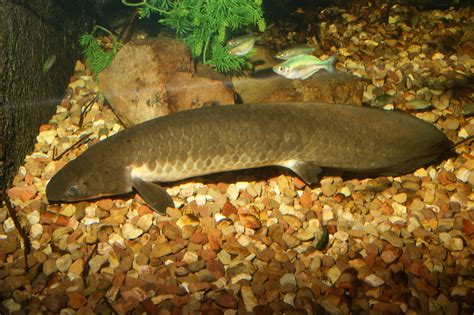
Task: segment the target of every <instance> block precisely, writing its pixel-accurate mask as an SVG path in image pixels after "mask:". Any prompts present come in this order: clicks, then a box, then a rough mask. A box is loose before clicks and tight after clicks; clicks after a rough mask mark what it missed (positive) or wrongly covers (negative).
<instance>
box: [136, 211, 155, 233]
mask: <svg viewBox="0 0 474 315" xmlns="http://www.w3.org/2000/svg"><path fill="white" fill-rule="evenodd" d="M152 224H153V214H145V215H142V216H141V217H140V219H138V222H137V227H138V228H140V229H142V230H143V231H148V229H149V228H150V227H151V225H152Z"/></svg>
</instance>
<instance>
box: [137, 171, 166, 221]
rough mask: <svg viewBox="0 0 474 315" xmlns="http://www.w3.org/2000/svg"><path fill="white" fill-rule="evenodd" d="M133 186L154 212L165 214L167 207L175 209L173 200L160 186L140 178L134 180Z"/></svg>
mask: <svg viewBox="0 0 474 315" xmlns="http://www.w3.org/2000/svg"><path fill="white" fill-rule="evenodd" d="M132 185H133V188H135V190H136V191H137V192H138V193H139V194H140V196H142V198H143V200H145V202H146V203H147V204H148V205H149V206H150V208H152V209H153V210H154V211H156V212H159V213H165V212H166V208H167V207H174V202H173V199H172V198H171V196H170V195H168V193H167V192H166V190H164V189H163V188H162V187H161V186H160V185H158V184H155V183H150V182H145V181H143V180H141V179H139V178H133V179H132Z"/></svg>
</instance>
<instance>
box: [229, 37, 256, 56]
mask: <svg viewBox="0 0 474 315" xmlns="http://www.w3.org/2000/svg"><path fill="white" fill-rule="evenodd" d="M259 38H260V37H258V36H257V37H256V36H254V35H252V34H248V35H242V36H238V37H235V38H232V39H230V40H229V41H228V42H227V45H228V46H231V48H230V49H229V50H228V52H229V54H231V55H236V56H244V55H246V54H248V53H249V52H250V51H251V50H252V48H253V46H254V45H255V42H256V41H257V40H258V39H259Z"/></svg>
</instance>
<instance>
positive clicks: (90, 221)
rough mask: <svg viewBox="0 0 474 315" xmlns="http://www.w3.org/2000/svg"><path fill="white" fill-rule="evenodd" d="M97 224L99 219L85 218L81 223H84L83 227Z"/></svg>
mask: <svg viewBox="0 0 474 315" xmlns="http://www.w3.org/2000/svg"><path fill="white" fill-rule="evenodd" d="M99 222H100V219H99V218H88V217H85V218H84V219H82V223H84V225H92V224H98V223H99Z"/></svg>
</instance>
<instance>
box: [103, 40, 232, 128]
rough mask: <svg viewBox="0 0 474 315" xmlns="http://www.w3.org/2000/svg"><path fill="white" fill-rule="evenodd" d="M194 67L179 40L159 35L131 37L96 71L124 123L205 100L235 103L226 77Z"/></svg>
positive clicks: (188, 106)
mask: <svg viewBox="0 0 474 315" xmlns="http://www.w3.org/2000/svg"><path fill="white" fill-rule="evenodd" d="M193 71H194V67H193V64H192V59H191V54H190V52H189V49H188V47H187V46H186V44H185V43H184V42H183V41H181V40H177V39H172V38H168V37H165V36H159V37H157V38H149V39H146V40H138V41H132V42H130V43H128V44H126V45H125V46H124V47H122V49H120V51H119V52H118V53H117V55H116V56H115V58H114V60H113V62H112V64H111V65H110V66H109V67H108V68H107V69H105V70H104V71H102V72H101V73H100V75H99V82H100V89H101V90H102V91H103V92H104V94H105V97H106V98H107V100H108V101H109V102H110V104H111V105H112V107H113V108H114V110H115V112H116V113H117V115H118V116H119V117H120V118H121V120H122V121H123V122H124V124H125V125H127V126H132V125H135V124H138V123H140V122H143V121H146V120H149V119H152V118H155V117H159V116H163V115H167V114H169V113H171V112H175V111H179V110H185V109H189V108H196V107H200V106H202V105H203V104H207V103H218V104H231V103H233V99H234V97H233V93H232V91H231V90H230V89H228V88H227V87H226V86H225V85H224V83H222V82H221V81H220V80H216V79H212V78H211V76H210V75H208V74H207V73H206V72H204V71H201V72H200V73H203V74H202V75H201V74H196V73H194V72H193ZM123 73H126V74H127V75H123ZM216 76H217V75H216Z"/></svg>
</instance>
